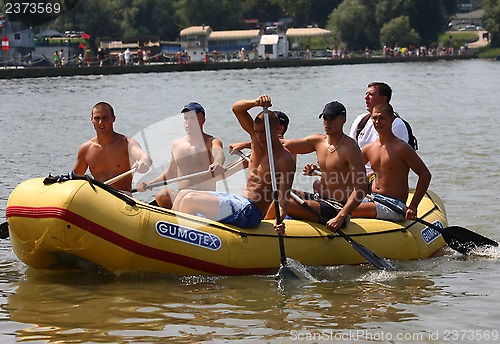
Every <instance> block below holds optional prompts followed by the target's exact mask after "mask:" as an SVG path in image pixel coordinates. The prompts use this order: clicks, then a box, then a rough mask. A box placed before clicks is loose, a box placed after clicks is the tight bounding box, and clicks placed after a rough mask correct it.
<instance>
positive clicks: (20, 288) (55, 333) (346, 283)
mask: <svg viewBox="0 0 500 344" xmlns="http://www.w3.org/2000/svg"><path fill="white" fill-rule="evenodd" d="M311 273H312V274H313V275H316V276H317V277H318V279H320V278H323V280H320V281H318V282H310V281H304V280H301V282H298V283H295V284H294V285H287V288H285V290H280V288H279V286H278V282H277V281H276V280H275V279H274V276H248V277H227V278H226V277H217V278H207V277H196V276H195V277H189V278H176V277H171V276H150V275H149V276H138V275H134V276H116V275H110V274H102V273H95V272H92V273H90V272H89V273H87V272H64V273H62V272H57V273H54V272H52V273H48V272H40V271H35V270H32V269H28V270H27V271H26V274H25V278H24V279H22V280H20V281H18V282H17V283H14V288H15V292H14V293H12V294H11V295H9V296H8V299H7V304H6V305H5V306H4V309H5V310H6V311H7V312H8V313H9V316H10V319H11V320H12V321H16V322H18V323H23V324H27V325H29V326H28V327H25V328H22V329H18V330H17V331H16V333H15V334H16V337H17V340H19V341H27V340H42V341H51V342H54V341H72V342H75V343H79V342H88V341H103V342H123V341H145V342H161V341H162V340H165V339H170V340H175V341H176V342H193V341H207V340H211V339H214V340H237V339H242V338H245V339H248V338H253V339H255V340H259V341H260V340H262V341H267V340H276V339H286V338H290V334H291V333H293V332H292V331H294V330H295V331H299V330H300V331H304V330H305V331H312V332H314V331H321V330H331V331H341V330H345V329H362V328H365V326H366V324H367V323H372V322H405V321H409V320H415V319H417V318H418V316H417V315H416V314H415V313H413V312H412V311H410V310H409V309H408V306H410V305H421V304H427V303H429V302H431V297H432V296H433V295H435V293H436V292H438V291H439V288H437V287H436V286H435V285H434V283H433V282H432V281H431V280H429V279H425V278H421V277H419V276H418V275H416V274H410V273H399V272H398V273H388V272H383V271H373V270H368V269H364V268H363V267H339V268H322V269H320V268H314V269H313V270H312V271H311ZM326 276H329V277H331V278H332V279H331V280H325V279H324V277H326ZM353 277H354V278H353ZM41 314H43V317H41V316H40V315H41Z"/></svg>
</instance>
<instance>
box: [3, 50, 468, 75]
mask: <svg viewBox="0 0 500 344" xmlns="http://www.w3.org/2000/svg"><path fill="white" fill-rule="evenodd" d="M471 58H476V56H475V55H474V54H471V53H470V52H469V53H468V54H466V55H453V56H426V57H417V56H412V57H372V58H366V57H359V58H346V59H311V60H301V59H286V60H271V61H238V62H221V63H207V64H205V63H202V62H191V63H188V64H171V63H165V64H148V65H144V66H126V67H125V66H103V67H99V66H91V67H84V66H82V67H73V66H65V67H62V68H53V67H45V68H37V67H28V68H17V69H15V68H8V69H4V68H2V67H0V79H17V78H41V77H58V76H74V75H111V74H128V73H163V72H185V71H202V70H223V69H245V68H246V69H255V68H281V67H283V68H286V67H301V66H327V65H345V64H347V65H349V64H350V65H355V64H373V63H405V62H407V63H408V62H430V61H442V60H464V59H471Z"/></svg>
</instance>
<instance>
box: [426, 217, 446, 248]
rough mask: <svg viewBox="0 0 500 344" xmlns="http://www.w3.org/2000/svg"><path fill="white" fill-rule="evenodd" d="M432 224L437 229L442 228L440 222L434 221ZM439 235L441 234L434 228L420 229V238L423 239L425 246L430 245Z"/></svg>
mask: <svg viewBox="0 0 500 344" xmlns="http://www.w3.org/2000/svg"><path fill="white" fill-rule="evenodd" d="M434 224H435V225H436V226H437V227H439V228H444V226H443V224H442V223H441V222H440V221H434ZM440 235H441V233H439V232H438V231H437V230H435V229H434V228H429V227H425V228H424V229H422V238H423V239H424V241H425V243H426V244H430V243H431V242H433V241H434V240H436V239H437V237H438V236H440Z"/></svg>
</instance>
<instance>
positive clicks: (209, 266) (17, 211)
mask: <svg viewBox="0 0 500 344" xmlns="http://www.w3.org/2000/svg"><path fill="white" fill-rule="evenodd" d="M6 217H7V218H9V217H26V218H55V219H59V220H64V221H67V222H69V223H71V224H73V225H75V226H77V227H80V228H81V229H83V230H85V231H87V232H89V233H92V234H93V235H95V236H97V237H99V238H101V239H103V240H106V241H108V242H110V243H112V244H114V245H116V246H119V247H121V248H123V249H125V250H127V251H130V252H133V253H135V254H137V255H140V256H143V257H147V258H152V259H156V260H160V261H163V262H167V263H172V264H176V265H180V266H184V267H186V268H190V269H194V270H199V271H204V272H206V273H211V274H215V275H270V274H274V273H276V272H277V271H278V267H269V268H233V267H229V266H225V265H220V264H215V263H210V262H206V261H204V260H200V259H195V258H193V257H189V256H184V255H181V254H178V253H173V252H169V251H165V250H160V249H157V248H154V247H150V246H147V245H144V244H141V243H138V242H136V241H133V240H131V239H129V238H127V237H124V236H122V235H120V234H118V233H116V232H114V231H112V230H110V229H108V228H106V227H103V226H101V225H99V224H97V223H95V222H93V221H90V220H89V219H87V218H85V217H83V216H80V215H78V214H76V213H74V212H72V211H69V210H67V209H62V208H57V207H40V208H35V207H22V206H10V207H7V210H6Z"/></svg>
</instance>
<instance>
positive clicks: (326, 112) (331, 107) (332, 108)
mask: <svg viewBox="0 0 500 344" xmlns="http://www.w3.org/2000/svg"><path fill="white" fill-rule="evenodd" d="M341 115H343V116H347V110H346V109H345V106H344V105H342V104H341V103H339V102H338V101H333V102H331V103H328V104H326V105H325V108H324V109H323V112H322V113H320V114H319V118H321V117H325V118H326V117H329V118H335V117H337V116H341Z"/></svg>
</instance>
